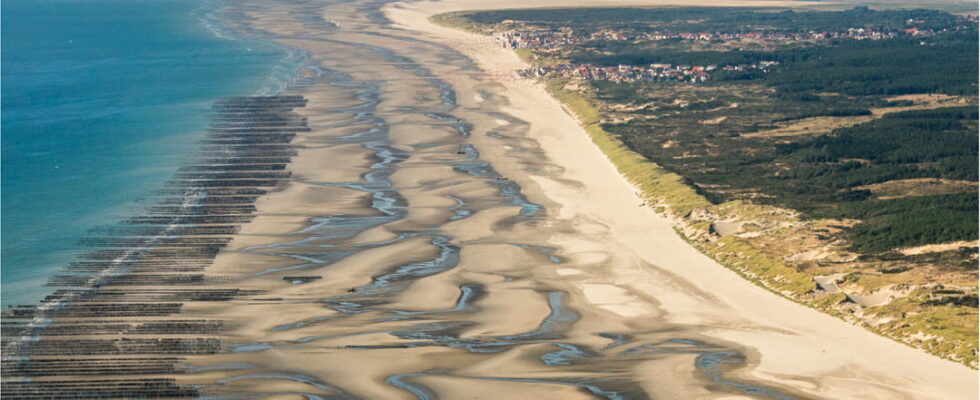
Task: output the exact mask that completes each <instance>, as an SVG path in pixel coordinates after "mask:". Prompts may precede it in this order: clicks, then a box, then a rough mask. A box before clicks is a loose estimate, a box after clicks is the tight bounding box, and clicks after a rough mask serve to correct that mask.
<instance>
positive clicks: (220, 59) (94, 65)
mask: <svg viewBox="0 0 980 400" xmlns="http://www.w3.org/2000/svg"><path fill="white" fill-rule="evenodd" d="M214 10H216V4H214V3H205V2H202V0H84V1H81V0H6V1H4V2H3V9H2V24H0V29H2V37H0V40H2V43H0V51H2V54H0V55H2V66H0V75H2V82H0V83H2V116H0V119H2V121H0V122H2V168H3V169H2V172H0V174H2V195H0V196H2V205H0V208H2V228H0V229H2V236H0V251H2V257H3V258H2V289H3V291H2V296H0V300H2V302H3V304H15V303H33V302H36V301H37V300H39V299H40V298H42V297H43V296H44V295H45V294H47V293H48V292H50V290H51V288H45V287H43V286H42V285H43V283H44V281H45V279H46V278H47V277H48V276H50V275H52V274H55V273H57V272H58V270H59V269H60V268H62V267H64V266H65V265H67V263H68V262H70V261H71V260H72V258H73V256H74V255H75V254H76V252H77V251H78V250H79V246H78V243H77V241H78V239H80V238H82V237H84V236H86V233H87V232H89V231H90V230H91V229H93V228H97V227H99V226H104V225H106V224H110V223H112V222H113V221H116V220H117V219H118V218H119V217H121V216H125V215H127V214H128V213H132V212H134V211H136V210H138V209H139V207H140V206H141V204H142V203H141V202H140V199H141V197H143V196H146V195H147V194H149V193H150V192H152V191H153V190H154V189H156V188H159V187H160V185H161V183H163V182H164V181H165V180H166V179H167V178H168V177H169V176H170V175H171V174H172V173H173V172H174V171H175V170H176V168H177V167H178V166H179V164H180V162H181V160H182V159H183V157H185V156H186V155H187V154H188V152H189V151H191V150H192V149H193V147H194V141H195V140H196V139H198V138H199V137H200V135H201V132H202V131H203V130H204V129H206V123H207V113H206V112H207V110H208V108H209V107H210V104H211V102H212V101H213V100H214V99H216V98H219V97H223V96H232V95H251V94H271V93H273V92H275V91H276V90H278V88H280V87H281V86H282V85H283V83H284V82H285V80H287V79H289V77H290V76H291V73H292V72H294V71H295V69H296V68H297V62H298V61H297V58H298V57H299V56H298V55H297V54H291V53H290V52H288V51H286V50H285V49H281V48H277V47H274V46H273V45H270V44H265V43H263V42H258V41H255V40H243V39H240V38H235V37H233V36H231V35H228V34H225V33H223V32H224V31H225V30H223V29H222V27H221V25H220V24H219V23H217V22H216V20H215V19H214V18H213V17H212V14H213V11H214Z"/></svg>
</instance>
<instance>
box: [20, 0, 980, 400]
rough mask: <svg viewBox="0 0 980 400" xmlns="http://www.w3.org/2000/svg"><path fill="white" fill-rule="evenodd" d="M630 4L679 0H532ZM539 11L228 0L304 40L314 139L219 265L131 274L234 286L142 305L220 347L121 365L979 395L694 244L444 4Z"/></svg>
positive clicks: (312, 392)
mask: <svg viewBox="0 0 980 400" xmlns="http://www.w3.org/2000/svg"><path fill="white" fill-rule="evenodd" d="M630 4H633V5H668V4H676V2H674V3H671V2H667V1H665V2H650V1H632V2H630V1H598V0H572V1H555V0H544V1H538V2H535V3H534V5H535V6H538V7H545V6H592V5H630ZM711 4H714V5H735V4H737V5H786V4H790V3H789V2H764V1H757V2H722V1H715V2H712V3H711ZM793 4H797V3H795V2H794V3H793ZM701 5H705V4H701ZM526 6H528V4H527V2H518V1H516V0H504V1H491V0H469V1H464V0H446V1H406V2H395V3H385V2H372V1H351V2H339V1H338V2H334V1H323V0H294V1H290V2H280V1H275V0H243V1H240V2H233V3H229V4H227V5H226V6H225V8H224V9H223V11H222V12H223V17H224V18H226V19H227V20H228V21H229V25H230V27H231V29H233V30H234V31H235V32H236V33H238V34H241V35H248V36H254V37H258V38H262V39H263V40H270V41H274V42H276V43H278V44H281V45H283V46H286V47H289V48H291V49H297V50H299V51H302V53H303V55H304V56H305V59H306V62H305V64H304V66H303V68H302V69H301V70H300V77H299V78H298V79H297V80H296V82H294V83H293V84H292V85H290V86H289V87H288V88H287V89H286V93H285V94H287V95H289V96H292V97H290V98H289V101H290V102H293V103H296V104H297V105H296V106H295V108H291V109H290V110H289V111H288V113H286V112H283V115H285V116H287V117H288V118H287V119H288V120H289V121H291V122H290V123H292V124H293V125H292V126H294V130H295V137H292V136H290V138H289V142H288V143H287V144H288V146H289V147H288V151H287V152H291V151H293V150H295V156H291V157H292V160H291V162H290V163H289V164H288V166H284V167H283V168H285V171H286V172H288V174H280V175H277V176H282V178H281V179H279V180H276V181H275V185H276V186H275V187H274V188H272V189H269V190H268V191H267V192H266V191H263V192H262V193H261V195H255V196H256V198H255V199H252V200H254V206H255V209H254V210H255V211H254V213H251V212H250V213H249V214H248V218H249V221H250V222H248V223H245V224H243V225H242V226H241V227H240V229H238V227H235V230H236V231H235V232H233V233H234V234H233V235H232V234H228V235H226V236H222V238H224V239H228V240H229V242H228V243H227V245H226V246H224V247H223V248H222V249H221V251H220V252H216V254H217V255H216V256H214V255H213V254H212V256H213V262H212V261H211V259H210V258H208V259H207V268H206V269H205V270H203V271H204V272H202V275H201V276H198V278H200V279H198V280H196V281H194V282H192V283H189V284H184V283H179V282H178V283H177V284H169V283H172V282H171V281H167V279H171V278H172V277H171V276H169V275H168V276H164V277H163V278H160V277H158V276H157V277H154V278H153V279H156V280H153V281H152V282H157V283H156V285H154V284H152V283H151V284H149V285H144V286H137V287H135V288H133V289H130V290H132V291H133V292H132V293H137V294H139V293H144V295H145V293H151V294H153V296H157V295H158V294H159V293H158V292H154V291H153V290H156V289H161V290H168V291H169V290H174V289H177V290H185V289H186V290H194V291H198V292H200V293H206V294H207V293H233V294H234V295H233V296H229V297H228V298H227V299H223V300H222V301H213V300H214V299H207V298H198V297H193V296H191V297H188V298H187V299H186V300H183V299H182V300H181V302H180V303H179V304H177V305H176V306H175V307H176V308H174V309H177V310H178V311H173V312H170V313H161V314H160V315H159V316H154V317H152V318H150V319H147V318H148V317H145V316H137V317H134V318H133V319H127V320H124V321H125V322H126V324H130V323H132V324H134V325H133V326H134V327H133V328H129V325H127V326H126V327H124V328H125V329H129V331H125V332H136V333H132V334H131V335H138V334H140V333H139V332H138V331H139V329H137V328H139V324H138V323H141V322H146V321H151V320H152V321H157V322H155V323H159V321H163V322H164V325H165V323H167V322H170V323H173V322H174V321H178V320H179V321H196V322H195V323H200V321H206V322H208V323H209V324H212V325H209V326H214V327H219V328H220V329H218V328H214V329H213V330H209V331H206V332H205V333H196V332H193V333H194V335H191V334H190V333H188V332H183V333H182V331H180V330H174V331H163V333H160V334H157V335H155V336H152V337H151V338H153V340H158V342H156V343H159V341H160V340H171V341H173V342H172V343H177V344H180V343H184V342H181V341H182V340H184V341H186V340H191V339H194V340H198V341H199V342H206V343H207V344H208V345H209V346H211V347H209V348H208V350H209V351H208V352H197V353H194V352H189V351H186V349H184V348H182V347H180V346H177V345H174V346H175V347H176V350H172V351H170V352H168V353H161V354H168V355H175V356H179V357H180V358H179V359H175V360H176V361H175V360H170V359H165V360H162V361H161V359H155V360H156V361H154V362H157V363H162V364H160V365H163V367H160V368H161V370H162V371H168V369H167V368H169V371H177V372H172V373H169V374H168V373H163V372H158V373H156V374H148V373H146V372H145V371H143V372H142V373H143V375H136V374H139V373H140V372H139V371H137V372H135V373H133V375H126V373H125V371H123V370H120V371H122V372H118V373H119V374H120V375H119V376H115V377H114V378H118V379H120V381H125V382H126V383H127V384H133V382H137V383H138V384H140V385H143V384H144V383H145V382H147V380H150V379H157V378H160V379H167V380H168V381H166V382H164V383H165V384H166V385H171V386H172V387H173V388H176V389H174V390H175V393H176V390H186V391H187V393H196V394H197V395H199V396H204V397H209V396H210V397H212V398H305V399H328V398H330V399H333V398H368V399H380V398H383V399H437V398H446V399H457V398H506V399H525V398H526V399H541V398H549V399H550V398H555V399H576V398H583V399H585V398H605V399H632V398H665V399H673V398H684V399H688V398H690V399H748V398H776V399H809V398H827V399H844V398H846V399H975V398H976V397H977V395H978V393H977V372H976V371H974V370H972V369H969V368H967V367H965V366H963V365H959V364H955V363H953V362H950V361H946V360H942V359H940V358H937V357H934V356H931V355H928V354H926V353H923V352H921V351H918V350H915V349H913V348H910V347H907V346H904V345H902V344H899V343H897V342H894V341H891V340H889V339H886V338H883V337H879V336H876V335H875V334H873V333H871V332H869V331H866V330H864V329H862V328H859V327H856V326H853V325H849V324H847V323H845V322H843V321H841V320H838V319H836V318H833V317H830V316H828V315H825V314H822V313H819V312H817V311H815V310H812V309H809V308H806V307H804V306H801V305H799V304H796V303H793V302H791V301H789V300H786V299H784V298H781V297H778V296H776V295H774V294H772V293H770V292H768V291H766V290H764V289H762V288H760V287H757V286H755V285H753V284H751V283H749V282H748V281H746V280H744V279H742V278H740V277H739V276H738V275H736V274H735V273H734V272H732V271H730V270H728V269H725V268H724V267H722V266H721V265H719V264H717V263H716V262H714V261H712V260H711V259H709V258H707V257H706V256H704V255H702V254H700V253H699V252H698V251H697V250H695V249H694V248H693V247H691V246H690V245H688V244H687V243H686V242H684V241H683V240H682V239H681V238H680V237H679V236H678V235H677V234H676V233H675V232H674V226H673V225H672V223H671V221H670V220H669V219H667V218H665V217H663V216H661V215H658V214H657V213H655V212H654V211H653V210H652V209H651V208H650V207H649V206H646V205H645V204H642V203H643V201H642V200H641V199H640V198H639V197H638V196H637V194H636V189H635V188H633V187H632V186H631V185H630V184H629V183H628V182H627V181H626V180H625V179H624V178H623V177H622V176H621V175H619V173H618V172H617V171H616V169H615V168H614V166H613V165H612V164H611V163H610V162H609V161H608V160H607V159H606V157H605V156H604V155H603V154H602V153H601V151H600V150H599V149H598V148H597V147H596V146H595V145H594V144H593V143H592V142H591V141H590V139H589V137H588V135H587V134H586V132H585V131H584V130H583V129H582V128H581V127H580V126H579V125H578V124H577V122H576V121H575V119H574V118H573V117H571V116H570V115H569V114H568V113H566V112H565V111H564V110H563V109H562V107H561V105H560V104H559V103H558V102H557V101H555V100H554V99H553V98H551V97H550V96H548V94H547V93H546V92H545V91H544V89H543V88H541V87H540V86H538V85H537V84H536V83H535V82H533V81H530V80H526V79H521V78H518V77H517V75H516V74H515V73H514V70H516V69H519V68H521V67H522V62H521V61H520V60H519V59H518V58H517V57H516V56H515V55H514V54H513V53H512V52H510V51H509V50H505V49H502V48H499V47H498V46H497V45H496V44H495V43H494V42H493V40H492V38H488V37H483V36H479V35H474V34H470V33H465V32H460V31H456V30H452V29H449V28H444V27H440V26H436V25H433V24H432V23H430V22H429V21H428V17H429V16H431V15H434V14H438V13H442V12H448V11H455V10H473V9H495V8H514V7H526ZM299 98H302V101H301V102H300V101H299V100H298V99H299ZM246 101H247V100H246ZM300 103H301V105H302V106H300ZM294 113H295V114H294ZM251 123H254V124H258V125H261V124H263V123H268V122H261V121H260V122H251ZM307 128H308V129H307ZM291 132H292V131H291ZM243 154H244V153H243ZM243 157H244V156H243ZM222 173H223V174H226V175H223V176H224V177H229V176H230V177H231V178H228V179H230V180H231V181H232V183H236V182H235V181H234V179H237V178H234V176H236V175H234V174H229V173H228V172H222ZM252 200H249V201H252ZM217 201H219V202H220V201H228V200H217ZM215 207H218V206H215ZM248 207H251V203H248ZM248 207H244V208H243V209H248ZM211 227H212V226H210V225H207V223H205V225H204V228H211ZM215 235H218V234H215ZM200 260H204V258H200ZM200 262H201V263H203V262H204V261H200ZM202 268H203V267H202ZM151 272H152V271H151ZM133 274H136V273H133ZM175 274H176V273H175ZM138 276H140V277H142V278H141V279H148V278H146V276H149V274H146V275H138ZM107 288H108V289H112V288H113V286H112V284H111V281H110V284H107V285H106V286H105V287H100V288H96V289H93V292H92V293H96V295H94V296H96V297H97V296H100V295H101V294H100V293H102V292H100V291H105V290H108V289H107ZM208 291H211V292H208ZM145 296H146V298H150V299H151V300H152V299H154V298H157V297H153V296H151V295H145ZM137 297H138V296H137ZM158 297H159V296H158ZM199 297H207V296H199ZM163 298H166V297H163ZM110 299H111V297H110ZM134 301H135V300H134ZM147 301H150V300H147ZM161 301H163V300H158V302H161ZM154 304H155V303H154ZM141 306H142V303H141ZM172 308H173V307H172ZM132 321H136V322H132ZM73 323H74V322H72V321H71V320H70V318H69V319H68V321H67V322H65V321H63V320H57V321H55V325H57V326H64V325H68V324H73ZM99 323H102V322H101V320H100V321H99ZM182 323H183V322H182ZM164 325H160V326H164ZM144 333H145V332H144ZM112 335H113V336H111V338H112V340H122V341H128V340H129V339H128V336H127V337H124V338H123V339H118V338H119V337H122V336H120V335H121V334H116V333H112ZM91 336H92V337H94V338H102V337H101V336H97V335H95V334H92V335H91ZM141 337H147V336H141ZM78 338H82V339H86V338H88V336H84V335H80V336H77V337H74V338H73V340H74V339H78ZM113 343H116V342H113ZM168 343H171V342H168ZM124 344H125V343H124ZM114 345H115V344H114ZM119 346H120V347H123V346H122V345H119ZM182 349H183V352H182ZM113 350H115V349H113ZM123 350H125V349H123ZM107 354H108V353H107ZM112 354H130V353H125V351H120V352H115V353H112ZM132 354H135V355H131V357H149V356H148V355H147V354H149V353H145V352H144V353H140V351H139V349H137V350H134V352H133V353H132ZM153 354H157V353H153ZM95 356H96V357H102V356H100V355H98V354H96V355H95ZM130 361H131V360H130ZM127 362H129V361H127ZM144 364H145V359H137V360H136V361H135V362H133V363H131V365H136V366H137V367H140V368H142V365H144ZM5 365H6V364H5ZM127 365H130V364H127ZM164 367H166V368H164ZM24 368H27V367H24ZM59 368H61V367H59ZM64 368H67V369H64V370H66V371H67V370H72V369H71V368H74V367H73V366H70V365H69V366H68V367H64ZM69 378H71V379H76V378H77V377H69ZM102 378H104V376H95V377H86V378H84V379H102ZM57 379H62V378H61V377H57V376H56V377H41V378H40V379H39V380H38V381H39V382H41V383H42V384H43V383H44V382H45V381H52V382H55V383H56V384H60V383H58V382H61V381H58V380H57ZM153 384H154V385H156V384H160V383H159V382H157V381H154V382H153ZM23 386H24V387H27V388H28V389H29V388H30V387H29V386H30V385H26V384H25V385H23ZM171 386H167V387H171ZM25 390H27V389H25Z"/></svg>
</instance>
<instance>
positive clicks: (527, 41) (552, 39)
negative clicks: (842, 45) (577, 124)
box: [496, 21, 937, 49]
mask: <svg viewBox="0 0 980 400" xmlns="http://www.w3.org/2000/svg"><path fill="white" fill-rule="evenodd" d="M912 22H919V21H912ZM936 33H937V32H936V31H933V30H930V29H919V28H914V27H913V28H908V29H902V30H891V31H883V30H876V29H865V28H850V29H848V30H846V31H842V32H814V31H809V32H802V33H801V32H786V31H754V32H735V33H720V32H670V31H655V32H617V31H599V32H594V33H591V34H575V33H573V32H572V31H570V30H567V29H561V30H552V29H528V30H514V31H508V32H502V33H499V34H497V35H496V39H497V43H498V44H500V46H502V47H504V48H509V49H517V48H539V49H550V48H556V47H560V46H564V45H570V44H579V43H586V42H592V41H635V40H648V41H658V40H701V41H713V40H757V41H821V40H837V39H854V40H883V39H893V38H897V37H915V38H924V37H929V36H933V35H935V34H936Z"/></svg>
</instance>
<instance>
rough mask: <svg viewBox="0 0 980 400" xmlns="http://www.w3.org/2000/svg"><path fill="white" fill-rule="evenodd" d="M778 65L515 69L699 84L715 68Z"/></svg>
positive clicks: (531, 74)
mask: <svg viewBox="0 0 980 400" xmlns="http://www.w3.org/2000/svg"><path fill="white" fill-rule="evenodd" d="M777 65H779V62H777V61H760V62H758V63H755V64H734V65H723V66H719V65H673V64H650V65H646V66H642V65H618V66H596V65H591V64H559V65H554V66H535V67H531V68H527V69H522V70H518V71H517V74H518V75H520V76H522V77H526V78H529V77H544V76H551V77H562V78H573V79H581V80H610V81H614V82H620V83H623V82H635V81H641V80H648V81H680V82H689V83H700V82H704V81H707V80H708V79H709V77H710V74H711V73H712V72H715V71H749V70H759V71H762V72H764V73H766V72H769V71H770V70H771V69H772V68H773V67H775V66H777Z"/></svg>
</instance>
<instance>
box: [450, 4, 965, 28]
mask: <svg viewBox="0 0 980 400" xmlns="http://www.w3.org/2000/svg"><path fill="white" fill-rule="evenodd" d="M463 15H464V16H465V17H466V18H467V19H469V20H470V21H472V23H475V24H479V25H483V26H491V27H492V26H497V25H499V24H507V23H508V22H510V23H511V24H513V22H511V21H520V22H521V23H523V24H528V25H535V26H542V27H550V28H560V27H571V28H573V29H577V30H596V29H633V30H639V31H645V30H663V29H671V30H691V31H730V32H743V31H750V30H753V29H757V28H760V27H767V28H768V27H775V28H777V29H779V30H781V31H785V32H808V31H840V30H847V29H848V28H854V27H867V28H872V27H874V28H882V29H899V28H904V27H906V26H908V20H909V19H912V20H921V21H923V23H920V24H919V26H922V27H924V28H942V27H946V26H949V25H950V24H952V22H953V16H952V15H950V14H948V13H944V12H941V11H935V10H922V9H918V10H886V11H875V10H870V9H868V8H867V7H858V8H854V9H852V10H846V11H822V12H815V11H793V10H780V11H777V10H772V9H761V8H760V9H751V8H725V7H705V8H697V7H683V8H658V9H651V8H625V7H624V8H566V9H534V10H499V11H482V12H473V13H465V14H463Z"/></svg>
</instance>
